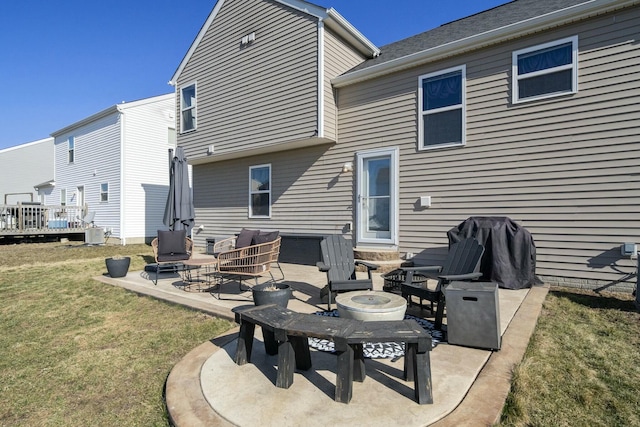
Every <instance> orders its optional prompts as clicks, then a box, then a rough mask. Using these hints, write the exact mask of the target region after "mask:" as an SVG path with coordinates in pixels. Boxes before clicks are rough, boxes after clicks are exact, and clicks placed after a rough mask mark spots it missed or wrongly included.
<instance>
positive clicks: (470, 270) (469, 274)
mask: <svg viewBox="0 0 640 427" xmlns="http://www.w3.org/2000/svg"><path fill="white" fill-rule="evenodd" d="M483 253H484V246H482V245H481V244H480V243H478V241H477V240H475V239H473V238H469V239H464V240H462V241H460V242H457V243H454V244H453V245H451V247H450V248H449V253H448V254H447V258H446V259H445V261H444V264H443V265H441V266H440V265H432V266H416V267H401V268H400V269H401V270H402V271H403V272H404V273H405V274H406V277H405V280H404V283H402V285H401V290H402V296H403V298H406V299H407V301H408V302H409V305H411V304H412V298H411V297H412V296H416V297H418V298H420V308H421V309H422V308H423V305H422V301H423V300H427V301H429V302H430V303H431V312H433V304H434V303H436V304H437V307H436V319H435V327H436V328H437V329H441V328H442V318H443V317H444V306H445V300H444V292H443V289H444V287H446V286H447V285H448V284H449V283H451V282H452V281H454V280H458V281H467V280H475V279H478V278H480V277H481V276H482V273H480V272H478V269H479V268H480V259H481V258H482V254H483ZM414 273H419V274H421V275H423V276H427V277H429V278H431V279H434V280H437V281H438V284H437V285H436V287H435V289H429V288H428V286H426V285H425V286H420V285H415V284H414V283H413V275H414Z"/></svg>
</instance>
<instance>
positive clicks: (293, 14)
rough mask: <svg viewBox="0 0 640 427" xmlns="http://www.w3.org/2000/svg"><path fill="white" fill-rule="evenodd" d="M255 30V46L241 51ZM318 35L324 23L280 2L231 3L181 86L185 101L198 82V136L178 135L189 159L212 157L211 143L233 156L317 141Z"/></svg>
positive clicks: (207, 36) (185, 72)
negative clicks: (314, 137)
mask: <svg viewBox="0 0 640 427" xmlns="http://www.w3.org/2000/svg"><path fill="white" fill-rule="evenodd" d="M251 32H255V34H256V40H255V42H254V43H253V44H251V45H250V46H248V47H241V44H240V41H241V39H242V37H243V36H245V35H247V34H249V33H251ZM317 33H318V29H317V21H316V20H314V19H312V18H311V17H309V16H308V15H305V14H303V13H301V12H298V11H295V10H293V9H289V8H287V7H284V6H282V5H280V4H276V3H275V2H272V1H262V0H226V1H225V3H224V4H223V6H222V8H221V9H220V11H219V13H218V15H217V16H216V17H215V19H214V21H213V23H212V24H211V26H210V27H209V29H208V31H207V32H206V34H205V35H204V37H203V39H202V40H201V41H200V43H199V45H198V47H197V49H196V50H195V51H194V53H193V55H192V57H191V59H190V60H189V62H188V63H187V64H186V66H185V68H184V70H183V71H182V73H181V74H180V77H179V81H178V82H177V83H178V84H177V89H178V99H179V90H180V88H181V87H182V86H184V85H185V84H189V83H191V82H197V102H198V106H197V121H198V123H197V130H195V131H192V132H187V133H184V134H181V135H179V136H178V145H180V146H183V147H184V148H185V151H186V154H187V156H188V157H189V158H190V159H192V160H195V159H197V158H198V157H203V156H206V149H207V146H209V145H211V144H214V145H215V152H216V154H226V153H232V152H235V151H242V150H245V149H247V148H259V147H266V146H271V145H275V144H279V143H283V142H287V141H293V140H300V139H304V138H309V137H310V136H312V135H313V133H314V131H315V130H316V129H317V118H318V110H317V108H318V105H317V99H318V96H317V90H318V89H317V88H318V81H317V76H318V65H317V60H318V54H317V52H318V37H317ZM267 64H268V65H267ZM176 108H177V112H178V113H177V129H180V105H179V102H178V103H177V105H176Z"/></svg>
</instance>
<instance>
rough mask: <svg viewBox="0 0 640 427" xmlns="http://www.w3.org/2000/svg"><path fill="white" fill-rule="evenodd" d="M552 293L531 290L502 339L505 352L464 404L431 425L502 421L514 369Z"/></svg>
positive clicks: (496, 357) (479, 379) (486, 369)
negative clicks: (548, 295) (547, 297)
mask: <svg viewBox="0 0 640 427" xmlns="http://www.w3.org/2000/svg"><path fill="white" fill-rule="evenodd" d="M548 292H549V286H548V285H544V286H534V287H532V288H531V290H530V291H529V293H528V294H527V296H526V298H525V299H524V301H523V302H522V304H521V305H520V307H519V308H518V311H517V312H516V314H515V316H514V317H513V319H512V320H511V323H510V324H509V326H508V327H507V330H506V331H505V333H504V335H503V336H502V349H501V350H500V351H494V352H493V353H492V354H491V356H490V357H489V360H488V361H487V363H486V364H485V366H484V367H483V368H482V370H481V371H480V374H479V375H478V377H477V378H476V380H475V381H474V382H473V384H472V385H471V388H470V389H469V391H468V392H467V395H466V396H465V397H464V399H463V400H462V402H461V403H460V405H458V406H457V407H456V409H454V410H453V411H452V412H451V413H449V414H448V415H447V416H446V417H444V418H442V419H441V420H438V421H436V422H435V423H432V424H430V426H432V427H454V426H455V427H457V426H460V425H465V426H471V425H478V426H491V425H494V424H495V423H497V422H498V421H500V416H501V414H502V409H503V407H504V404H505V402H506V400H507V395H508V394H509V391H510V389H511V378H512V372H513V369H514V368H515V366H516V365H517V364H518V363H520V362H521V361H522V359H523V357H524V353H525V351H526V350H527V346H528V345H529V340H530V339H531V335H533V332H534V330H535V328H536V325H537V323H538V317H539V316H540V312H541V311H542V304H543V303H544V300H545V298H546V296H547V293H548ZM469 420H474V422H473V423H470V421H469Z"/></svg>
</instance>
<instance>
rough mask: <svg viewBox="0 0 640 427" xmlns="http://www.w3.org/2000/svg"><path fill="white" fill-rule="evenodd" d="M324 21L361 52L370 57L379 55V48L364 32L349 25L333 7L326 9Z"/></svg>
mask: <svg viewBox="0 0 640 427" xmlns="http://www.w3.org/2000/svg"><path fill="white" fill-rule="evenodd" d="M325 22H326V24H327V25H328V26H329V28H331V29H332V30H333V31H335V32H336V33H338V35H340V36H341V37H342V38H344V39H345V40H347V41H348V42H350V43H351V44H352V45H354V46H355V47H357V48H358V50H359V51H360V52H361V53H362V54H364V55H366V56H370V57H372V58H375V57H376V56H378V55H380V49H378V47H377V46H376V45H375V44H373V43H372V42H371V41H370V40H369V39H367V38H366V37H365V36H364V34H362V33H361V32H360V31H358V29H357V28H356V27H354V26H353V25H351V23H350V22H349V21H347V20H346V19H345V18H344V17H343V16H342V15H340V14H339V13H338V11H336V10H335V9H334V8H331V9H329V10H327V17H326V18H325Z"/></svg>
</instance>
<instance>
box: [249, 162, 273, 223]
mask: <svg viewBox="0 0 640 427" xmlns="http://www.w3.org/2000/svg"><path fill="white" fill-rule="evenodd" d="M270 216H271V165H259V166H251V167H250V168H249V218H269V217H270Z"/></svg>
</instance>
